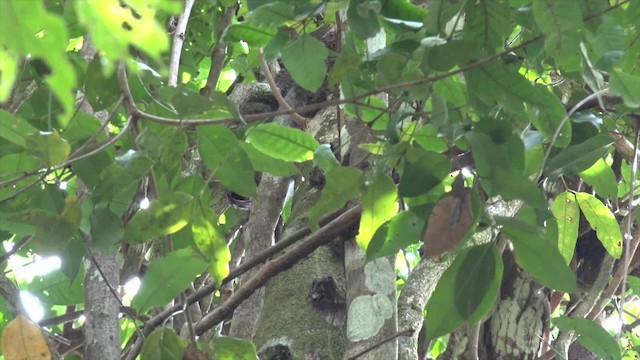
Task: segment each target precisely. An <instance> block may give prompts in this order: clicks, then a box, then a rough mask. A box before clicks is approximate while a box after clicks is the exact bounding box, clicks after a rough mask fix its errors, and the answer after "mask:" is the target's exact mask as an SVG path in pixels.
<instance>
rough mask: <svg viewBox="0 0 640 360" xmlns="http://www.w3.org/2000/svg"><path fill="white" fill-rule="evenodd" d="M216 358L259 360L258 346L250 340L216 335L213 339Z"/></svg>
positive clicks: (212, 352)
mask: <svg viewBox="0 0 640 360" xmlns="http://www.w3.org/2000/svg"><path fill="white" fill-rule="evenodd" d="M211 345H213V351H211V354H212V355H213V356H214V359H220V360H226V359H228V360H232V359H233V360H258V356H257V355H256V347H255V346H254V345H253V343H252V342H251V341H249V340H242V339H236V338H232V337H228V336H216V337H214V338H213V340H212V341H211Z"/></svg>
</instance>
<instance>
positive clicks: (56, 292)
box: [28, 269, 84, 305]
mask: <svg viewBox="0 0 640 360" xmlns="http://www.w3.org/2000/svg"><path fill="white" fill-rule="evenodd" d="M83 282H84V276H76V277H75V280H73V282H72V281H70V280H69V278H68V277H67V276H66V275H65V274H64V273H63V272H62V270H60V269H56V270H53V271H52V272H50V273H47V274H45V275H38V276H35V277H34V278H33V280H31V281H30V282H29V286H28V289H29V293H31V294H33V295H35V296H37V297H38V299H39V300H40V301H41V302H42V303H44V304H47V305H76V304H82V303H84V283H83Z"/></svg>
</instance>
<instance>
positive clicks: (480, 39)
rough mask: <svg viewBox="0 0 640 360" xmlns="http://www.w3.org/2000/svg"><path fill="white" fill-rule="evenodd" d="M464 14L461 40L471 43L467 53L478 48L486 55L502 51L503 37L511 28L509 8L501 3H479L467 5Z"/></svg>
mask: <svg viewBox="0 0 640 360" xmlns="http://www.w3.org/2000/svg"><path fill="white" fill-rule="evenodd" d="M465 12H466V14H465V16H466V20H465V25H464V29H463V30H462V38H463V39H465V40H470V41H473V43H472V45H471V46H468V47H467V52H471V51H469V50H468V49H469V48H470V47H478V48H480V49H482V50H483V51H484V53H488V54H492V53H495V51H496V50H497V49H500V50H502V47H503V46H504V45H503V43H504V36H505V34H508V33H509V32H510V31H511V28H512V27H513V24H510V18H511V16H510V15H511V9H510V8H509V6H508V5H507V4H505V3H503V2H501V1H479V2H475V3H471V4H469V6H467V7H466V8H465ZM461 65H465V64H461Z"/></svg>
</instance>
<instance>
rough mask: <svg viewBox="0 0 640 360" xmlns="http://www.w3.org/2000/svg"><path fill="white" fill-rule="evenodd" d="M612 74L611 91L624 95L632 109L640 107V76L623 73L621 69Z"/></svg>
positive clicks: (626, 102)
mask: <svg viewBox="0 0 640 360" xmlns="http://www.w3.org/2000/svg"><path fill="white" fill-rule="evenodd" d="M610 74H611V84H610V85H611V92H612V93H613V94H615V95H620V96H622V99H623V101H624V104H625V105H626V106H628V107H630V108H632V109H635V108H638V107H640V76H635V75H631V74H627V73H623V72H622V71H620V70H619V69H616V70H614V71H612V72H611V73H610Z"/></svg>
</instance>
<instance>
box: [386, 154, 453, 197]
mask: <svg viewBox="0 0 640 360" xmlns="http://www.w3.org/2000/svg"><path fill="white" fill-rule="evenodd" d="M450 167H451V164H450V162H449V158H447V157H446V156H444V155H442V154H438V153H434V152H430V151H423V150H421V151H419V152H418V156H417V158H416V159H415V160H413V161H407V162H406V163H405V165H404V171H403V172H402V177H401V178H400V185H399V186H398V194H399V195H400V196H403V197H404V196H418V195H421V194H424V193H426V192H428V191H429V190H431V189H432V188H434V187H435V186H436V185H438V184H439V183H440V182H441V181H442V179H444V178H445V176H447V174H448V173H449V169H450Z"/></svg>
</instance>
